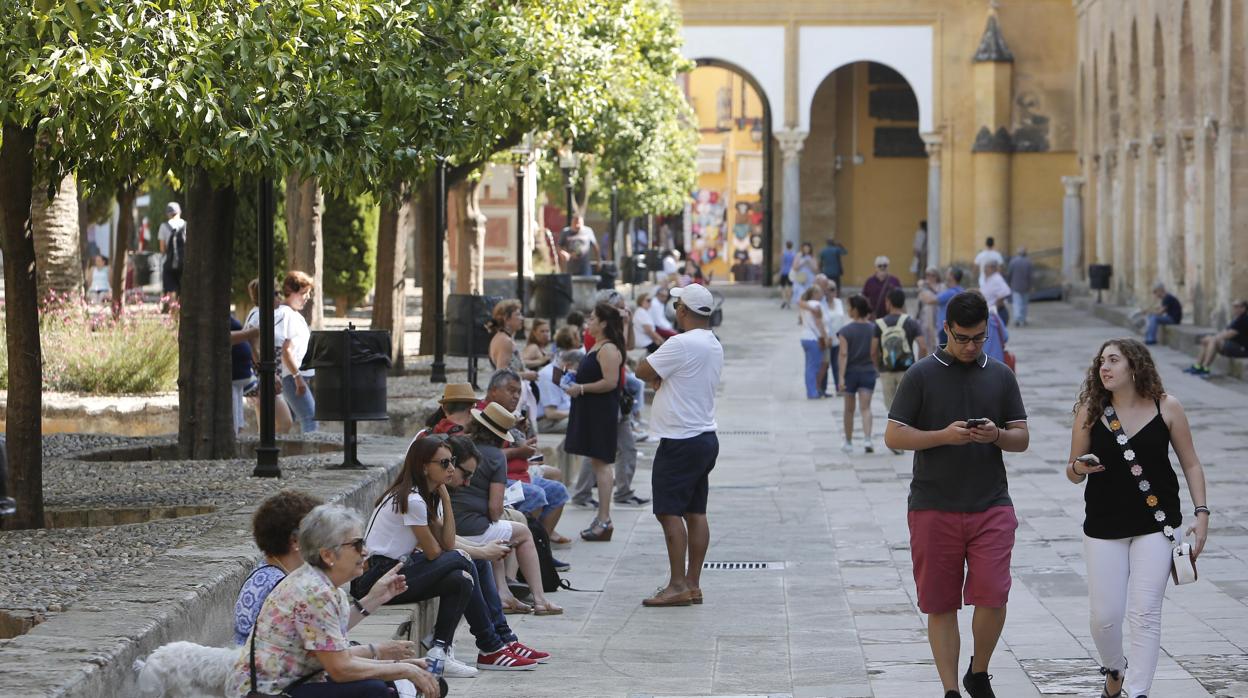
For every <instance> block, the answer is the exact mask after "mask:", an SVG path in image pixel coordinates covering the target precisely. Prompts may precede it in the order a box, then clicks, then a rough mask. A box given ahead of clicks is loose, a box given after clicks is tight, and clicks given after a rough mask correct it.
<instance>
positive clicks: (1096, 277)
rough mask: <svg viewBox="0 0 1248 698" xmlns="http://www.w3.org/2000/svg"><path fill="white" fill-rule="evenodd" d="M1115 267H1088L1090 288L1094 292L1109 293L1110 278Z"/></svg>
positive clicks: (1099, 265) (1094, 265)
mask: <svg viewBox="0 0 1248 698" xmlns="http://www.w3.org/2000/svg"><path fill="white" fill-rule="evenodd" d="M1113 274H1114V267H1113V266H1112V265H1109V264H1089V265H1088V288H1089V289H1091V290H1093V291H1108V290H1109V277H1111V276H1113Z"/></svg>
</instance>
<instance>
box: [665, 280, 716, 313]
mask: <svg viewBox="0 0 1248 698" xmlns="http://www.w3.org/2000/svg"><path fill="white" fill-rule="evenodd" d="M672 297H674V298H679V299H680V302H681V303H683V304H684V306H685V307H686V308H688V309H689V310H692V311H693V312H695V313H697V314H698V315H710V314H711V313H712V312H714V310H715V299H714V298H712V297H711V292H710V291H708V290H706V287H705V286H703V285H702V284H689V285H688V286H678V287H676V288H673V289H672Z"/></svg>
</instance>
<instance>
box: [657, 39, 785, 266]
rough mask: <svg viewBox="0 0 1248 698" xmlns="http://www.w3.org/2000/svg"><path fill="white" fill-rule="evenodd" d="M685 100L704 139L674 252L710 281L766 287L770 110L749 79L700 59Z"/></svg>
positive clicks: (720, 62)
mask: <svg viewBox="0 0 1248 698" xmlns="http://www.w3.org/2000/svg"><path fill="white" fill-rule="evenodd" d="M697 65H698V67H697V68H696V69H694V71H693V72H692V73H691V74H690V75H689V76H688V77H687V78H686V80H685V87H686V95H687V97H688V98H689V102H690V105H691V106H692V107H693V110H694V112H695V113H696V115H697V121H698V123H697V126H698V131H699V133H700V135H701V138H700V143H699V148H698V184H697V188H696V189H695V191H694V192H693V196H692V199H691V202H690V205H689V207H688V209H687V211H686V214H685V216H684V220H683V221H682V223H683V230H682V232H683V234H684V237H685V239H684V240H682V244H680V245H678V246H679V247H681V249H683V250H684V252H685V254H686V255H688V256H690V257H692V258H693V259H694V260H695V261H697V262H698V263H699V264H700V265H702V268H703V273H704V274H708V275H710V276H711V277H712V278H714V279H732V280H734V281H736V282H738V283H762V284H763V285H771V277H772V270H773V269H774V268H775V263H774V260H773V259H772V253H773V252H772V240H773V226H772V205H771V204H772V192H773V191H774V189H773V186H772V180H773V175H772V171H773V168H772V158H773V151H774V148H773V144H772V109H771V103H770V101H769V99H768V97H767V94H766V93H765V92H764V91H763V89H762V86H761V85H760V84H759V82H758V80H757V79H755V78H754V76H753V75H751V74H750V73H749V72H748V71H746V70H744V69H743V68H741V67H740V66H738V65H736V64H733V63H730V62H728V61H724V60H720V59H714V58H699V59H697Z"/></svg>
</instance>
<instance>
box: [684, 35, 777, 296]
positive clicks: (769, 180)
mask: <svg viewBox="0 0 1248 698" xmlns="http://www.w3.org/2000/svg"><path fill="white" fill-rule="evenodd" d="M694 60H695V62H696V63H697V65H698V67H699V68H718V69H721V70H725V71H728V72H730V73H732V74H734V75H735V76H736V77H739V78H740V79H741V80H743V81H744V83H745V85H747V86H748V88H749V90H751V91H752V92H753V94H754V96H755V97H756V98H757V100H758V102H759V105H760V106H761V108H762V114H761V120H758V119H756V118H751V117H749V116H748V115H747V113H746V111H747V110H746V105H745V102H746V101H747V96H746V95H745V94H744V91H743V93H742V94H741V95H739V97H740V101H741V110H740V112H739V113H738V112H737V111H736V105H735V104H733V103H732V101H733V100H732V96H731V95H730V96H729V103H728V104H724V105H716V108H717V110H719V111H723V112H725V113H724V114H723V115H722V116H721V118H722V119H727V120H728V123H726V124H723V126H724V129H725V130H731V129H733V128H734V127H735V128H737V129H742V128H744V127H746V126H749V127H750V133H751V140H753V139H754V138H755V136H757V142H758V143H759V145H760V146H761V162H757V161H756V162H754V163H749V164H748V168H749V169H750V170H751V171H750V172H745V171H744V169H745V168H747V163H746V162H745V161H744V160H741V159H738V161H737V162H736V163H734V164H735V165H737V167H738V168H742V169H739V170H738V171H736V172H735V173H734V174H735V175H736V179H735V181H731V182H725V188H724V190H723V192H722V193H721V195H723V196H725V198H727V199H729V201H717V202H715V204H714V205H715V206H718V207H726V206H728V205H731V206H732V208H733V210H732V211H727V210H725V211H723V212H722V220H723V223H722V227H723V229H722V230H719V231H717V234H718V235H721V236H723V240H722V241H721V242H718V243H717V245H716V246H715V248H714V249H716V253H715V254H716V256H717V257H719V256H726V258H725V259H724V260H723V266H726V267H727V268H728V270H729V273H731V274H732V276H733V278H734V280H737V281H757V282H761V283H762V284H763V285H764V286H770V285H771V279H772V272H773V270H774V269H775V260H774V257H773V256H774V241H775V234H774V226H773V213H772V209H773V206H772V204H773V199H774V191H775V189H774V184H773V180H774V174H773V173H774V157H775V146H774V145H773V140H774V139H773V138H772V123H773V121H772V118H773V117H772V106H771V99H770V96H769V95H768V93H767V91H766V90H765V89H764V87H763V84H762V83H761V82H760V81H759V80H758V78H757V77H755V76H754V74H753V73H751V72H750V71H749V70H746V69H745V68H744V67H742V66H740V65H738V64H736V63H733V62H732V61H727V60H724V59H720V58H695V59H694ZM695 72H696V71H695ZM755 165H757V169H758V170H759V171H758V172H757V173H755V172H753V168H754V166H755ZM755 174H757V176H758V179H757V182H758V185H759V189H758V201H757V202H753V201H745V200H738V199H737V198H736V194H737V193H738V192H739V191H740V190H739V187H741V186H742V184H743V182H744V181H747V180H748V181H749V182H753V181H754V179H753V178H754V177H755ZM745 186H746V187H747V188H748V187H752V186H753V185H752V184H746V185H745ZM742 193H747V194H748V192H742ZM747 198H748V197H747ZM708 203H710V202H695V203H694V206H695V207H697V206H699V205H702V206H706V205H707V204H708ZM760 207H761V211H760V210H758V208H760ZM742 209H744V210H742ZM694 214H696V209H695V210H694V211H693V212H692V213H691V215H694ZM760 214H761V215H760ZM756 220H757V223H758V224H757V226H756V225H755V221H756ZM685 225H686V227H689V226H696V225H698V223H697V222H696V221H693V220H691V221H687V222H686V223H685ZM755 228H757V230H755ZM758 236H761V240H756V239H755V238H756V237H758ZM756 243H757V246H756ZM760 247H761V273H759V274H758V276H759V278H753V277H754V275H755V273H757V272H759V271H760V270H759V266H760V265H757V264H754V261H755V260H754V258H753V257H754V254H755V253H756V252H759V251H760V249H759V248H760ZM729 255H730V256H729ZM751 268H752V269H753V271H751Z"/></svg>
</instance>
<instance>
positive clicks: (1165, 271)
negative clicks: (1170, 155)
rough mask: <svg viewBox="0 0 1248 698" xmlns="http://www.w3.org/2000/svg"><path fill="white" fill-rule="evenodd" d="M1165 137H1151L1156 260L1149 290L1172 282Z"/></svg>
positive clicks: (1158, 135)
mask: <svg viewBox="0 0 1248 698" xmlns="http://www.w3.org/2000/svg"><path fill="white" fill-rule="evenodd" d="M1166 144H1167V140H1166V137H1165V136H1164V135H1162V134H1157V135H1154V136H1153V165H1154V167H1156V173H1155V174H1154V175H1153V184H1154V186H1155V187H1156V189H1155V193H1156V194H1157V209H1156V211H1155V212H1154V214H1153V232H1154V235H1155V237H1154V243H1153V245H1154V247H1153V252H1154V257H1155V258H1156V259H1157V267H1156V276H1155V277H1154V278H1153V279H1152V283H1150V284H1149V286H1150V290H1151V286H1152V284H1153V283H1157V282H1158V281H1160V282H1162V283H1165V284H1171V283H1172V282H1173V280H1172V279H1171V274H1170V264H1169V257H1170V238H1171V233H1170V231H1171V229H1172V228H1171V226H1172V225H1174V221H1172V220H1170V192H1171V191H1173V189H1174V187H1173V186H1172V185H1171V183H1170V167H1169V163H1168V162H1167V160H1166Z"/></svg>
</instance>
